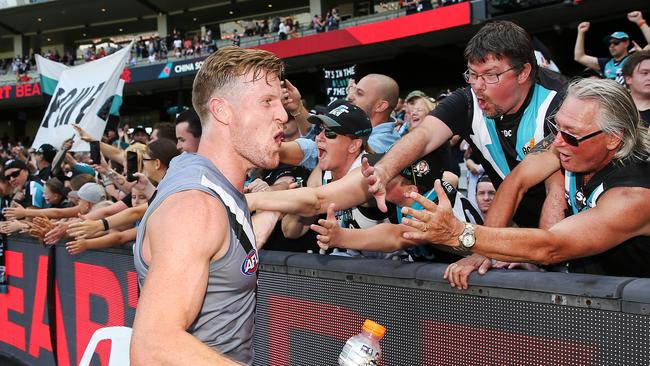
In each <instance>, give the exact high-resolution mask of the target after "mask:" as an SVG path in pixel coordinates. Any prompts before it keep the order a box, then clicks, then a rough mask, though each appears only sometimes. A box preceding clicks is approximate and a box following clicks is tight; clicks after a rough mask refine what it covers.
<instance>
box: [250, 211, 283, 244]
mask: <svg viewBox="0 0 650 366" xmlns="http://www.w3.org/2000/svg"><path fill="white" fill-rule="evenodd" d="M280 218H282V214H281V213H279V212H273V211H264V212H258V213H256V214H255V215H253V217H251V220H252V221H253V231H254V232H255V243H256V246H257V250H260V249H262V247H264V244H266V241H267V240H268V239H269V236H271V233H273V229H275V225H276V224H277V223H278V220H279V219H280Z"/></svg>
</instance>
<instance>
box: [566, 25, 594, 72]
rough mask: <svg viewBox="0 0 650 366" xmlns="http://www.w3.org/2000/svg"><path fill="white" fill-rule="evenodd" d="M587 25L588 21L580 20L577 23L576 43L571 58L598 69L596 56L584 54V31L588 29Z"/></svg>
mask: <svg viewBox="0 0 650 366" xmlns="http://www.w3.org/2000/svg"><path fill="white" fill-rule="evenodd" d="M589 25H590V24H589V22H582V23H580V24H579V25H578V35H577V37H576V45H575V48H574V49H573V59H574V60H575V61H576V62H579V63H581V64H583V65H584V66H586V67H588V68H590V69H592V70H596V71H600V65H598V58H596V57H594V56H589V55H586V54H585V33H587V31H588V30H589Z"/></svg>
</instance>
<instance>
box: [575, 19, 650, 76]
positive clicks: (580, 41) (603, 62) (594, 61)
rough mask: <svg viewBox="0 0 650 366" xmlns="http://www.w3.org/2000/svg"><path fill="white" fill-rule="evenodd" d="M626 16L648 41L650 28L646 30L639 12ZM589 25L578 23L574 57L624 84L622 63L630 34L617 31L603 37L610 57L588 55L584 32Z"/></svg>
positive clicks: (626, 53) (649, 40)
mask: <svg viewBox="0 0 650 366" xmlns="http://www.w3.org/2000/svg"><path fill="white" fill-rule="evenodd" d="M627 17H628V20H629V21H631V22H632V23H635V24H637V25H638V26H639V28H641V30H642V31H643V34H644V36H645V38H646V42H648V43H650V30H648V25H647V24H646V22H645V20H644V19H643V16H642V14H641V12H639V11H633V12H631V13H628V15H627ZM590 25H591V24H590V23H589V22H582V23H580V24H579V25H578V36H577V38H576V44H575V49H574V51H573V54H574V59H575V60H576V61H577V62H579V63H581V64H583V65H584V66H586V67H588V68H590V69H592V70H595V71H598V72H600V73H601V74H602V75H603V76H604V77H605V78H607V79H613V80H616V81H617V82H618V83H619V84H621V85H625V80H624V78H623V65H624V64H625V62H626V61H627V56H628V55H629V49H630V36H629V35H628V34H627V33H625V32H620V31H618V32H614V33H612V34H610V35H609V36H607V38H605V42H606V43H607V44H608V46H609V54H610V56H611V58H608V57H594V56H589V55H587V54H586V53H585V34H586V33H587V31H588V30H589V27H590ZM644 28H645V29H644Z"/></svg>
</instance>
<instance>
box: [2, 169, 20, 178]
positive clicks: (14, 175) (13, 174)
mask: <svg viewBox="0 0 650 366" xmlns="http://www.w3.org/2000/svg"><path fill="white" fill-rule="evenodd" d="M20 172H21V170H16V171H15V172H13V173H11V174H5V178H7V179H11V178H14V179H15V178H18V176H19V175H20Z"/></svg>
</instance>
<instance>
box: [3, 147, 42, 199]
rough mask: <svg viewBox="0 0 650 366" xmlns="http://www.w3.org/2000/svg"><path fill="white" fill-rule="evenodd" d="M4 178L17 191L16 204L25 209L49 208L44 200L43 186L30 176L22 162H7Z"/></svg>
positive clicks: (12, 160) (15, 195) (14, 160)
mask: <svg viewBox="0 0 650 366" xmlns="http://www.w3.org/2000/svg"><path fill="white" fill-rule="evenodd" d="M4 176H5V179H7V180H8V181H9V183H10V184H11V186H12V187H14V189H16V193H15V194H14V202H16V203H17V204H19V205H20V206H23V207H36V208H43V207H46V206H47V205H46V203H45V199H44V198H43V185H42V184H41V183H40V182H39V181H38V179H36V178H34V177H32V176H31V175H30V174H29V171H28V170H27V165H26V164H25V163H24V162H23V161H22V160H18V159H11V160H7V161H6V162H5V165H4Z"/></svg>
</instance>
